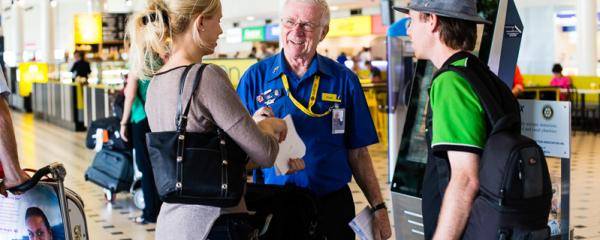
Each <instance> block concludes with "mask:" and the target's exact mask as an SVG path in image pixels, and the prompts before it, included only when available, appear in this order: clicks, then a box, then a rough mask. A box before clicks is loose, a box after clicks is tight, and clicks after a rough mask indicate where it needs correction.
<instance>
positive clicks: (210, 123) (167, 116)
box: [129, 0, 300, 240]
mask: <svg viewBox="0 0 600 240" xmlns="http://www.w3.org/2000/svg"><path fill="white" fill-rule="evenodd" d="M221 17H222V12H221V3H220V1H219V0H154V1H150V3H149V4H148V8H147V9H146V10H145V11H144V12H141V13H139V14H138V15H136V16H135V17H134V18H133V19H132V20H131V21H130V24H131V25H130V29H129V34H130V36H131V41H132V58H133V59H132V67H133V69H132V70H133V71H134V72H135V73H136V74H137V75H138V76H140V77H144V76H148V77H151V78H152V80H151V81H150V85H149V87H148V92H147V100H146V105H145V108H146V113H147V116H148V122H149V125H150V129H151V130H152V131H153V132H157V131H159V132H160V131H174V130H175V126H176V123H175V116H176V105H177V100H178V89H179V79H180V77H181V76H182V74H183V71H184V69H185V67H186V66H190V65H193V66H192V68H191V70H190V71H189V74H188V77H187V80H186V82H185V85H184V90H183V98H184V99H188V98H189V97H190V96H192V97H193V98H192V99H193V100H192V105H191V107H190V113H189V115H188V124H187V131H188V132H205V131H210V130H212V129H213V128H214V127H215V125H217V126H218V127H220V128H221V129H223V130H224V131H225V132H226V133H227V134H228V135H229V136H230V137H231V138H232V139H233V140H234V141H236V143H237V144H238V145H239V146H240V147H241V148H242V149H243V150H244V151H245V152H246V153H247V154H248V156H249V157H250V159H251V161H252V162H253V163H255V164H257V165H259V166H261V167H267V166H272V165H273V162H274V161H275V157H276V155H277V153H278V151H279V146H278V142H277V138H278V137H279V138H281V137H285V134H286V132H287V128H286V125H285V122H284V121H282V120H280V119H275V118H264V117H263V118H259V117H258V116H257V118H256V119H260V121H258V123H256V122H255V121H254V120H253V118H252V117H251V116H250V115H249V113H248V112H247V111H246V109H245V108H244V106H243V105H242V103H241V101H240V99H239V97H238V96H237V94H236V92H235V90H234V89H233V86H232V84H231V82H230V81H229V79H228V78H227V75H226V73H225V72H224V71H223V70H222V69H220V68H219V67H217V66H215V65H209V66H208V67H206V69H205V71H204V75H203V77H202V79H201V82H200V85H199V87H198V89H196V92H192V84H191V83H192V81H193V79H194V78H193V76H194V75H195V74H196V73H197V72H198V69H199V67H200V64H199V63H201V62H202V57H203V56H206V55H209V54H212V53H213V52H214V49H215V47H216V46H217V39H218V37H219V35H220V34H221V33H222V32H223V31H222V29H221V27H220V19H221ZM165 55H168V56H169V59H168V61H167V62H166V63H164V64H161V63H160V62H158V61H155V60H154V59H157V58H155V57H153V56H165ZM290 165H292V164H290ZM293 165H294V166H298V165H300V164H293ZM246 218H247V209H246V206H245V203H244V200H243V199H242V201H241V202H240V203H239V204H238V206H236V207H233V208H228V209H220V208H216V207H211V206H203V205H184V204H168V203H164V204H163V205H162V207H161V210H160V213H159V216H158V222H157V227H156V239H161V240H162V239H206V238H208V239H249V238H250V237H251V235H252V233H253V232H254V230H253V229H252V228H251V227H250V226H249V225H248V223H247V221H246Z"/></svg>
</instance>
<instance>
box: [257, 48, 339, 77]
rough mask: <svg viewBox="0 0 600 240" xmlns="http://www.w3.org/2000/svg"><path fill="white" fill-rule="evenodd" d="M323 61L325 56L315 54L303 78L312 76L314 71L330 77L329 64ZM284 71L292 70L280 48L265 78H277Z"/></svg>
mask: <svg viewBox="0 0 600 240" xmlns="http://www.w3.org/2000/svg"><path fill="white" fill-rule="evenodd" d="M325 61H326V60H325V57H323V56H321V55H319V54H317V55H315V58H313V60H312V61H311V63H310V67H309V68H308V71H307V72H306V74H305V77H304V78H303V79H307V78H309V77H312V76H314V75H315V74H316V73H319V74H321V75H327V76H330V77H331V76H333V72H332V70H331V66H330V64H327V63H326V62H325ZM284 73H285V74H291V73H292V70H291V69H290V67H289V65H288V64H287V62H286V60H285V53H284V52H283V50H281V52H279V53H278V54H277V55H275V56H274V61H273V64H272V66H271V68H270V69H269V72H268V74H267V79H268V81H273V80H277V79H279V78H280V77H281V75H282V74H284Z"/></svg>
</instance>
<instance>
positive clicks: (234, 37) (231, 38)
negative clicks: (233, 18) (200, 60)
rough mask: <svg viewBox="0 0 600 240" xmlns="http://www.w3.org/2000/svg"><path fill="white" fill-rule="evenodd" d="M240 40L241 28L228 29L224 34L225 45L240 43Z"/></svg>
mask: <svg viewBox="0 0 600 240" xmlns="http://www.w3.org/2000/svg"><path fill="white" fill-rule="evenodd" d="M242 40H243V38H242V29H241V28H231V29H228V30H227V32H226V33H225V41H226V42H227V43H241V42H242Z"/></svg>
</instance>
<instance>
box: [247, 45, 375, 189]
mask: <svg viewBox="0 0 600 240" xmlns="http://www.w3.org/2000/svg"><path fill="white" fill-rule="evenodd" d="M283 74H285V75H286V76H287V78H288V81H289V85H290V91H291V93H292V95H293V96H294V97H295V98H296V99H297V100H298V101H299V102H300V103H301V104H302V105H303V106H305V107H306V106H308V102H309V98H310V95H311V90H312V87H313V83H314V79H315V76H316V75H318V76H319V77H320V78H321V81H320V84H319V88H318V92H317V100H316V103H315V105H314V106H313V107H312V111H313V112H314V113H317V114H321V113H325V112H327V110H329V109H331V108H335V107H336V105H337V107H338V108H343V109H345V115H346V116H345V133H343V134H333V133H332V132H333V131H332V114H331V113H330V114H328V115H326V116H323V117H311V116H308V115H306V114H305V113H304V112H302V111H301V110H300V109H298V108H297V107H296V106H295V105H294V104H293V103H292V101H291V100H290V99H289V98H288V94H287V92H286V90H285V88H284V86H283V82H282V79H281V77H282V75H283ZM237 91H238V94H239V95H240V98H241V99H242V102H243V103H244V105H245V106H246V108H247V109H248V111H249V112H250V114H254V112H256V111H257V110H258V109H260V108H261V107H263V106H271V107H272V108H273V112H274V114H275V116H276V117H278V118H284V117H285V116H287V115H291V116H292V119H293V120H294V125H295V127H296V130H297V132H298V134H299V135H300V138H302V140H303V141H304V144H306V155H305V156H304V157H303V159H304V161H305V165H306V168H305V169H304V170H302V171H300V172H297V173H295V174H292V175H289V176H285V175H282V176H276V174H275V169H274V168H268V169H263V173H264V176H265V183H266V184H279V185H283V184H294V185H296V186H299V187H304V188H308V189H309V190H311V191H312V192H314V193H316V194H317V195H318V196H323V195H325V194H327V193H331V192H333V191H336V190H339V189H341V188H342V187H344V186H346V185H347V184H348V182H350V179H351V177H352V171H351V169H350V165H349V161H348V160H349V159H348V151H349V150H350V149H356V148H361V147H365V146H368V145H371V144H374V143H377V142H378V138H377V133H376V132H375V127H374V125H373V119H371V114H370V113H369V109H368V107H367V102H366V99H365V95H364V92H363V90H362V87H361V85H360V82H359V80H358V77H357V76H356V74H354V73H353V72H352V71H351V70H350V69H348V68H346V67H345V66H343V65H341V64H339V63H337V62H335V61H333V60H331V59H329V58H326V57H323V56H321V55H316V56H315V58H313V60H312V62H311V64H310V67H309V69H308V71H307V72H306V73H305V74H304V76H302V77H301V78H300V77H298V76H296V74H295V73H294V72H293V71H292V70H291V68H290V67H289V66H288V64H287V62H286V61H285V57H284V53H283V51H282V52H281V53H279V54H277V55H274V56H272V57H270V58H267V59H265V60H263V61H261V62H259V63H256V64H255V65H253V66H252V67H250V68H249V69H248V70H247V71H246V72H245V73H244V75H243V76H242V78H241V80H240V84H239V85H238V89H237ZM324 93H325V94H326V95H328V96H329V97H327V98H325V99H324V98H323V94H324ZM333 94H335V96H336V98H337V100H336V99H333V101H332V99H331V96H332V95H333Z"/></svg>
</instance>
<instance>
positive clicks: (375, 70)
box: [365, 60, 383, 83]
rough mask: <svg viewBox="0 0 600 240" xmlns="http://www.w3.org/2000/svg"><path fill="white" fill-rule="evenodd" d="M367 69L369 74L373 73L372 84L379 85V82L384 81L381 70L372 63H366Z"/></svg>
mask: <svg viewBox="0 0 600 240" xmlns="http://www.w3.org/2000/svg"><path fill="white" fill-rule="evenodd" d="M365 67H367V69H368V70H369V72H371V82H374V83H379V82H382V81H383V79H382V78H381V70H379V68H377V67H375V66H373V64H372V63H371V61H368V60H367V61H366V62H365Z"/></svg>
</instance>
